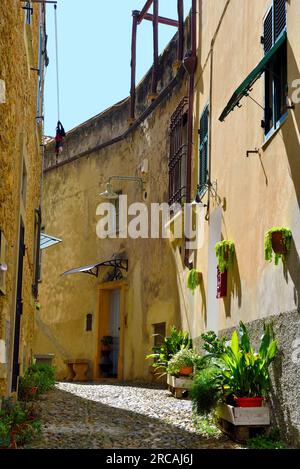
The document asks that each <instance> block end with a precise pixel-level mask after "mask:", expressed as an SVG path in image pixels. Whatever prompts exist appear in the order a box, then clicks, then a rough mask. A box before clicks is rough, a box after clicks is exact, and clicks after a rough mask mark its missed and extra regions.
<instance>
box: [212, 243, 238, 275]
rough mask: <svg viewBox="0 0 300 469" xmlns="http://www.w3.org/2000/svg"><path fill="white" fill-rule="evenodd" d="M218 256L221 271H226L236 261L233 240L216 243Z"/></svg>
mask: <svg viewBox="0 0 300 469" xmlns="http://www.w3.org/2000/svg"><path fill="white" fill-rule="evenodd" d="M215 249H216V256H217V259H218V267H219V270H220V272H222V273H224V272H225V271H226V270H227V269H228V268H229V267H230V266H231V265H232V264H233V261H234V254H235V246H234V242H233V241H226V240H224V241H220V242H219V243H217V244H216V247H215Z"/></svg>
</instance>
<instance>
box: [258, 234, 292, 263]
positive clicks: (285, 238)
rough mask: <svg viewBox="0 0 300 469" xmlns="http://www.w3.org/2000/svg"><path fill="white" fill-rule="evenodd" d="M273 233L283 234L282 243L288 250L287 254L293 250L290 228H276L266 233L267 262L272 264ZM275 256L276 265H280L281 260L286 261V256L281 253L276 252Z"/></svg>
mask: <svg viewBox="0 0 300 469" xmlns="http://www.w3.org/2000/svg"><path fill="white" fill-rule="evenodd" d="M273 233H281V235H282V242H283V246H284V248H285V249H286V252H287V253H288V252H289V250H290V249H291V242H292V232H291V230H290V229H288V228H284V227H275V228H271V229H270V230H268V231H267V232H266V233H265V242H264V244H265V260H266V261H269V262H272V259H273V252H274V250H273V246H272V235H273ZM274 254H275V256H274V257H275V265H278V263H279V259H282V260H284V259H285V254H283V253H279V252H274Z"/></svg>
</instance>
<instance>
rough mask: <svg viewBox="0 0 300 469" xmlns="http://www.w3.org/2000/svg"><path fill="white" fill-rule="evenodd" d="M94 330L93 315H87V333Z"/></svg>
mask: <svg viewBox="0 0 300 469" xmlns="http://www.w3.org/2000/svg"><path fill="white" fill-rule="evenodd" d="M92 329H93V315H92V314H91V313H89V314H87V315H86V324H85V330H86V331H87V332H89V331H91V330H92Z"/></svg>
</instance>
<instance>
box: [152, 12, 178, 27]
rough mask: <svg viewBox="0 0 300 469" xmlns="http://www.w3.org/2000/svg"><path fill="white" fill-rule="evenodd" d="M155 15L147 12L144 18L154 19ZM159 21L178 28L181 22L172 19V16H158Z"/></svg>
mask: <svg viewBox="0 0 300 469" xmlns="http://www.w3.org/2000/svg"><path fill="white" fill-rule="evenodd" d="M153 18H154V16H153V15H151V13H147V14H146V15H145V16H144V20H148V21H153ZM158 22H159V23H161V24H166V25H167V26H174V27H175V28H178V26H179V23H178V21H177V20H172V19H171V18H165V17H164V16H159V17H158Z"/></svg>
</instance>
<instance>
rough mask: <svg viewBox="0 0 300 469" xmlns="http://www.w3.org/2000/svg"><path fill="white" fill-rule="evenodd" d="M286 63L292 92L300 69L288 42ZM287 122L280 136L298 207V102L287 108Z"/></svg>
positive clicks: (299, 187) (299, 199) (299, 180)
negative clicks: (293, 83) (291, 107)
mask: <svg viewBox="0 0 300 469" xmlns="http://www.w3.org/2000/svg"><path fill="white" fill-rule="evenodd" d="M288 64H289V77H288V80H289V89H290V95H291V92H292V88H291V84H292V82H293V80H295V79H299V77H300V71H299V69H298V66H297V63H296V60H295V56H294V54H293V51H292V48H291V46H290V43H289V42H288ZM288 112H289V117H288V120H289V123H290V125H284V126H283V127H282V138H283V142H284V145H285V148H286V154H287V157H288V163H289V167H290V176H291V179H292V181H293V184H294V188H295V192H296V195H297V201H298V206H299V207H300V158H299V151H300V130H299V125H300V104H296V107H295V110H289V111H288Z"/></svg>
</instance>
